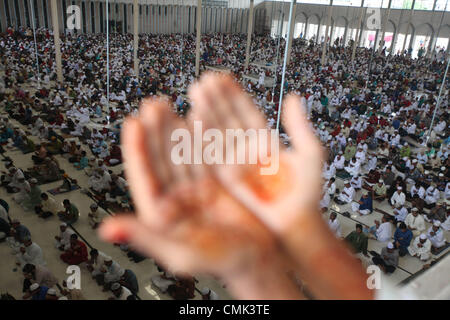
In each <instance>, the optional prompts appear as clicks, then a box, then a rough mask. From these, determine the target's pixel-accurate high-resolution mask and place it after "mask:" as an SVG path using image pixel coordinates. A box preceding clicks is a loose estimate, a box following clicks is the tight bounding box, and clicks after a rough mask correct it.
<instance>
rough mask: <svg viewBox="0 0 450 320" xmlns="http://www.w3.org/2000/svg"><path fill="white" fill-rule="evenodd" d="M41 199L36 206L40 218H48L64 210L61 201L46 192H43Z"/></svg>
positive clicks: (35, 209)
mask: <svg viewBox="0 0 450 320" xmlns="http://www.w3.org/2000/svg"><path fill="white" fill-rule="evenodd" d="M41 199H42V201H41V203H40V204H39V205H37V206H36V207H34V211H35V212H36V214H37V215H38V216H39V218H43V219H47V218H48V217H51V216H53V215H56V214H58V212H60V211H62V210H63V206H62V205H61V202H59V201H56V200H55V199H54V198H53V197H50V196H49V195H48V194H47V193H45V192H43V193H41Z"/></svg>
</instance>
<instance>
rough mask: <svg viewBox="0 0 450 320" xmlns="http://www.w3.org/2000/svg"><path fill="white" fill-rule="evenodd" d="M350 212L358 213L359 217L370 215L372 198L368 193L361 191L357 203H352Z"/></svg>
mask: <svg viewBox="0 0 450 320" xmlns="http://www.w3.org/2000/svg"><path fill="white" fill-rule="evenodd" d="M352 211H353V212H358V213H359V214H360V215H361V216H362V215H367V214H370V213H372V211H373V203H372V198H371V197H370V196H369V193H368V192H367V191H365V190H364V191H363V193H362V196H361V198H360V199H359V201H358V202H352Z"/></svg>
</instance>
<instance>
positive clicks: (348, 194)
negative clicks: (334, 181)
mask: <svg viewBox="0 0 450 320" xmlns="http://www.w3.org/2000/svg"><path fill="white" fill-rule="evenodd" d="M354 196H355V189H354V188H353V187H352V186H350V187H349V188H347V187H345V188H344V190H342V192H341V193H340V194H339V197H338V199H339V200H341V201H342V202H345V203H350V202H352V201H353V197H354Z"/></svg>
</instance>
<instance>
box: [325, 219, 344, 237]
mask: <svg viewBox="0 0 450 320" xmlns="http://www.w3.org/2000/svg"><path fill="white" fill-rule="evenodd" d="M328 226H329V227H330V229H331V231H333V233H334V234H335V235H336V237H338V238H340V237H342V234H341V223H340V222H339V220H338V219H337V218H335V219H334V220H333V221H331V219H328Z"/></svg>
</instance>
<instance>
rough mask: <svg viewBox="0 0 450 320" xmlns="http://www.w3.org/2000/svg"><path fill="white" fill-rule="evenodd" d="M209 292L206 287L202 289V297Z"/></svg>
mask: <svg viewBox="0 0 450 320" xmlns="http://www.w3.org/2000/svg"><path fill="white" fill-rule="evenodd" d="M210 291H211V289H209V288H208V287H204V288H203V289H202V291H201V293H202V295H207V294H208V293H209V292H210Z"/></svg>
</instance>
